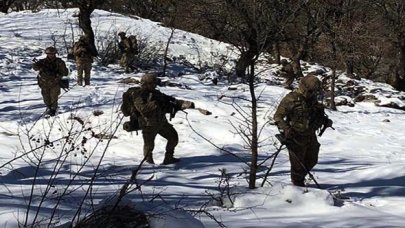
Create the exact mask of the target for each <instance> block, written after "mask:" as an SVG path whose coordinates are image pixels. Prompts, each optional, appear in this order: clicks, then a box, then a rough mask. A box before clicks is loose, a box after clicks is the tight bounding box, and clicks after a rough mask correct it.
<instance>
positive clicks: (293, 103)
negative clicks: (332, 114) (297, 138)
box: [273, 90, 328, 134]
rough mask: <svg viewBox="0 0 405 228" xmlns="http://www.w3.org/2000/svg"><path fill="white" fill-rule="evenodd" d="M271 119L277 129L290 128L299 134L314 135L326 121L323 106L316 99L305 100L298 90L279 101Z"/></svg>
mask: <svg viewBox="0 0 405 228" xmlns="http://www.w3.org/2000/svg"><path fill="white" fill-rule="evenodd" d="M273 118H274V121H275V123H276V125H277V126H278V128H279V129H282V130H284V131H285V130H286V129H288V128H290V127H292V129H293V130H294V131H295V132H297V133H301V134H313V133H315V131H316V130H317V129H319V128H320V127H321V126H322V125H323V124H324V123H325V121H327V120H328V117H327V116H326V115H325V109H324V106H323V105H322V104H320V103H318V101H317V100H316V98H312V99H310V100H307V99H305V97H304V96H303V95H302V93H301V92H299V90H295V91H293V92H290V93H289V94H287V95H286V96H285V97H284V98H283V99H282V100H281V102H280V105H279V106H278V108H277V110H276V113H275V114H274V117H273Z"/></svg>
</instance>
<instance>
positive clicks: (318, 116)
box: [274, 75, 332, 186]
mask: <svg viewBox="0 0 405 228" xmlns="http://www.w3.org/2000/svg"><path fill="white" fill-rule="evenodd" d="M320 89H321V82H320V81H319V79H318V78H316V77H315V76H312V75H309V76H308V75H307V76H306V77H304V78H302V79H301V81H300V83H299V87H298V89H296V90H294V91H292V92H290V93H289V94H287V95H286V96H285V97H284V98H283V99H282V100H281V102H280V105H279V106H278V108H277V111H276V113H275V114H274V121H275V123H276V125H277V127H278V129H279V130H280V133H281V134H282V135H283V136H284V138H285V141H286V146H287V149H288V151H289V158H290V164H291V181H292V183H293V184H294V185H297V186H305V184H304V180H305V176H306V175H307V174H308V172H309V171H311V169H312V168H313V167H314V166H315V165H316V164H317V162H318V153H319V147H320V144H319V143H318V140H317V137H316V134H315V131H316V130H317V129H319V128H321V127H322V126H324V127H325V126H327V127H331V126H332V120H330V119H329V118H328V116H327V115H325V112H324V107H323V105H322V104H320V103H319V102H318V101H317V93H318V92H319V91H320Z"/></svg>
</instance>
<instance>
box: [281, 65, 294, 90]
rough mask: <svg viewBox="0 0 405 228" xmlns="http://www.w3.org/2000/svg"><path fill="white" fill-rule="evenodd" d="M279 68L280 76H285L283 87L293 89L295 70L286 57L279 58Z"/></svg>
mask: <svg viewBox="0 0 405 228" xmlns="http://www.w3.org/2000/svg"><path fill="white" fill-rule="evenodd" d="M280 63H281V69H280V75H281V77H283V78H285V82H284V88H286V89H293V87H292V83H293V82H294V79H295V72H294V68H293V66H292V65H291V63H289V62H288V61H287V60H286V59H282V60H281V62H280Z"/></svg>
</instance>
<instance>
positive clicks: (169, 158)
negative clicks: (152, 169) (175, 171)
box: [162, 154, 180, 165]
mask: <svg viewBox="0 0 405 228" xmlns="http://www.w3.org/2000/svg"><path fill="white" fill-rule="evenodd" d="M179 161H180V159H178V158H175V157H173V154H166V155H165V159H164V160H163V163H162V164H163V165H169V164H174V163H177V162H179Z"/></svg>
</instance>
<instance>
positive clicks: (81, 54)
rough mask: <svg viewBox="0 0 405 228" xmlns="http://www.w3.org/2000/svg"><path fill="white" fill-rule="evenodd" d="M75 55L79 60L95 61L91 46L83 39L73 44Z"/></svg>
mask: <svg viewBox="0 0 405 228" xmlns="http://www.w3.org/2000/svg"><path fill="white" fill-rule="evenodd" d="M73 55H74V56H75V58H76V61H77V62H90V63H92V62H93V55H92V53H91V51H90V47H89V45H88V44H86V43H85V42H83V41H78V42H76V43H75V44H74V46H73Z"/></svg>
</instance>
